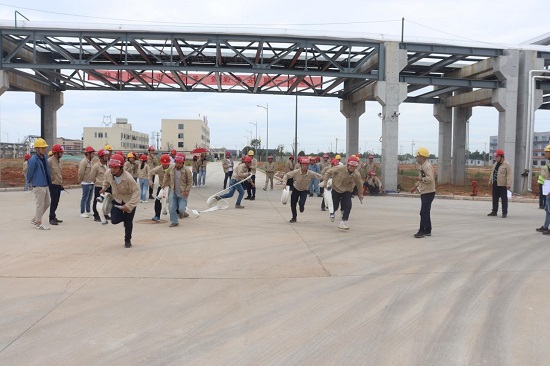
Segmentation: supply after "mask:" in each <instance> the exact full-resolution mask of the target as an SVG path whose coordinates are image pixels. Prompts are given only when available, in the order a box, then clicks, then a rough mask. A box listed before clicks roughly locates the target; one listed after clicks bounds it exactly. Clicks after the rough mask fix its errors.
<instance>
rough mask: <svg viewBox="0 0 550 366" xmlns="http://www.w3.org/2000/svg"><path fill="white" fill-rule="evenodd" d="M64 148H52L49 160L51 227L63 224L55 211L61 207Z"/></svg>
mask: <svg viewBox="0 0 550 366" xmlns="http://www.w3.org/2000/svg"><path fill="white" fill-rule="evenodd" d="M63 151H64V150H63V146H61V145H59V144H55V145H53V146H52V153H53V154H52V156H50V157H49V158H48V164H49V165H50V172H51V178H52V183H51V184H50V201H51V202H50V225H58V223H61V222H63V220H59V219H58V218H57V215H56V214H55V211H57V206H58V205H59V197H61V191H62V190H63V177H62V176H61V157H62V156H63Z"/></svg>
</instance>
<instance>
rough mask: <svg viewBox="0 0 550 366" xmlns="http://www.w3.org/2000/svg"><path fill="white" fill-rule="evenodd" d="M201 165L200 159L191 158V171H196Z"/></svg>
mask: <svg viewBox="0 0 550 366" xmlns="http://www.w3.org/2000/svg"><path fill="white" fill-rule="evenodd" d="M200 166H201V161H200V160H199V159H197V160H193V163H192V164H191V168H192V170H193V173H198V172H199V169H200Z"/></svg>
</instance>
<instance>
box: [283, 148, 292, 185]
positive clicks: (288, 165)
mask: <svg viewBox="0 0 550 366" xmlns="http://www.w3.org/2000/svg"><path fill="white" fill-rule="evenodd" d="M283 169H284V173H285V174H286V173H288V172H291V171H293V170H294V155H290V156H289V157H288V160H287V161H285V164H284V166H283ZM287 185H288V186H289V187H290V190H291V191H292V189H293V187H294V184H293V178H288V182H287Z"/></svg>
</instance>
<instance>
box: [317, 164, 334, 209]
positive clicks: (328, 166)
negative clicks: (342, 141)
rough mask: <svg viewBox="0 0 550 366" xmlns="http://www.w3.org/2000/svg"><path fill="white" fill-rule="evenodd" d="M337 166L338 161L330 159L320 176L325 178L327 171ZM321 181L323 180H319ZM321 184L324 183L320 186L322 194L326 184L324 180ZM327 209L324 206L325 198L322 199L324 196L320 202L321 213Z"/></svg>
mask: <svg viewBox="0 0 550 366" xmlns="http://www.w3.org/2000/svg"><path fill="white" fill-rule="evenodd" d="M337 165H338V160H336V159H331V161H330V163H329V165H327V166H325V167H324V168H323V170H322V171H321V176H323V177H324V176H325V173H326V172H327V170H329V169H330V168H332V167H333V166H337ZM321 179H323V178H321ZM323 182H324V183H323V184H322V185H323V187H321V189H322V190H323V192H324V189H325V185H326V182H325V181H324V180H323ZM327 208H328V207H327V205H326V204H325V197H324V195H323V199H322V200H321V211H326V210H327Z"/></svg>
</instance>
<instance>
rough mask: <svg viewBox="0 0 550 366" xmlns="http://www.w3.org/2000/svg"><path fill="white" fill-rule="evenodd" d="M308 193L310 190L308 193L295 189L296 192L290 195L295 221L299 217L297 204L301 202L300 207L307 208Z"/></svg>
mask: <svg viewBox="0 0 550 366" xmlns="http://www.w3.org/2000/svg"><path fill="white" fill-rule="evenodd" d="M308 193H309V189H308V190H307V191H299V190H297V189H296V188H294V190H293V191H292V193H291V194H290V211H292V218H293V219H295V218H296V217H297V216H298V212H296V204H297V203H298V201H299V205H300V207H303V206H305V204H306V199H307V195H308Z"/></svg>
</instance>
